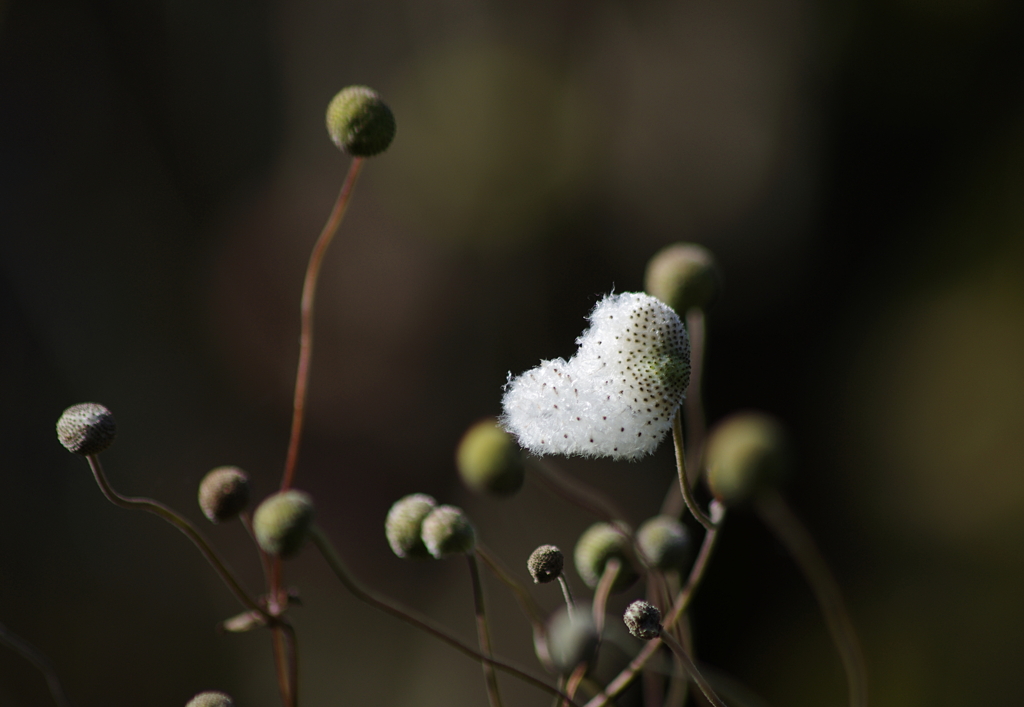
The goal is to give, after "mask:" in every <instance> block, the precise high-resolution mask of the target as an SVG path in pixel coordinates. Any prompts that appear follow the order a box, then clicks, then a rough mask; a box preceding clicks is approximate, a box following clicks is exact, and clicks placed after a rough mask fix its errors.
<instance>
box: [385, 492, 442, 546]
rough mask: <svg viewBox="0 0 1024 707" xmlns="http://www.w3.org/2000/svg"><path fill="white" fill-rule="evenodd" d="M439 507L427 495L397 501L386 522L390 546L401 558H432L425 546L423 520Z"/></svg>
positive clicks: (414, 495) (386, 533) (412, 495)
mask: <svg viewBox="0 0 1024 707" xmlns="http://www.w3.org/2000/svg"><path fill="white" fill-rule="evenodd" d="M436 507H437V501H435V500H434V499H433V497H431V496H428V495H427V494H425V493H414V494H410V495H408V496H405V497H404V498H400V499H399V500H397V501H395V503H394V505H392V506H391V510H389V511H388V517H387V519H386V520H385V521H384V534H385V535H386V536H387V538H388V545H390V546H391V550H392V551H393V552H394V553H395V554H396V555H398V556H399V557H401V558H403V559H405V558H420V559H426V558H428V557H430V552H429V551H428V550H427V546H426V545H424V544H423V535H422V534H423V519H424V518H426V517H427V516H428V515H430V512H431V511H432V510H434V509H435V508H436Z"/></svg>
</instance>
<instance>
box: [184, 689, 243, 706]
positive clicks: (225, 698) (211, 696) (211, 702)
mask: <svg viewBox="0 0 1024 707" xmlns="http://www.w3.org/2000/svg"><path fill="white" fill-rule="evenodd" d="M185 707H235V701H234V700H233V699H231V695H229V694H227V693H226V692H217V691H216V690H209V691H207V692H200V693H199V694H198V695H196V696H195V697H193V698H192V699H191V700H189V701H188V704H186V705H185Z"/></svg>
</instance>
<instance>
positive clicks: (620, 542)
mask: <svg viewBox="0 0 1024 707" xmlns="http://www.w3.org/2000/svg"><path fill="white" fill-rule="evenodd" d="M631 556H632V548H631V547H630V540H629V527H628V526H627V525H625V524H624V523H616V525H614V526H613V525H612V524H611V523H594V524H593V525H592V526H590V527H589V528H587V529H586V530H585V531H584V532H583V535H581V536H580V539H579V540H577V541H576V550H575V552H574V553H573V559H574V560H575V563H576V572H578V573H579V575H580V577H581V578H582V579H583V582H584V584H586V585H587V586H588V587H590V588H591V589H594V588H595V587H597V583H598V582H599V581H601V575H602V574H604V568H605V565H607V564H608V560H610V559H612V558H615V559H617V560H619V562H620V563H621V564H620V568H619V574H618V576H617V577H616V578H615V581H614V582H613V583H612V591H613V592H621V591H623V590H625V589H628V588H629V587H630V586H632V585H633V582H635V581H636V580H637V579H638V578H639V576H640V575H639V574H637V571H636V570H635V569H634V568H633V563H632V562H631V560H630V557H631Z"/></svg>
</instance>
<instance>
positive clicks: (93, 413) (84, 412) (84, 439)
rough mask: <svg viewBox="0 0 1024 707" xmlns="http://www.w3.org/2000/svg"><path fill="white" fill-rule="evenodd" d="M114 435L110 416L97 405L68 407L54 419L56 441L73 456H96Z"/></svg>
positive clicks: (112, 439) (108, 411)
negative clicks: (57, 418) (73, 454)
mask: <svg viewBox="0 0 1024 707" xmlns="http://www.w3.org/2000/svg"><path fill="white" fill-rule="evenodd" d="M116 435H117V424H116V423H115V422H114V415H113V414H112V413H111V412H110V410H107V409H106V408H105V407H103V406H102V405H100V404H99V403H79V404H78V405H72V406H71V407H69V408H68V409H67V410H65V411H64V414H63V415H61V416H60V419H59V420H57V439H59V440H60V443H61V444H63V445H64V447H65V449H67V450H68V451H69V452H74V453H75V454H81V455H83V456H86V455H89V454H99V453H100V452H102V451H103V450H104V449H106V448H107V447H109V446H110V445H111V444H113V442H114V437H115V436H116Z"/></svg>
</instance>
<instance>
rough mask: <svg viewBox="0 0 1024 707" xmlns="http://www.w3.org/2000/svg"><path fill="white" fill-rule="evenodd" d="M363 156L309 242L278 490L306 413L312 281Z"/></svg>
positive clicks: (295, 454) (291, 471)
mask: <svg viewBox="0 0 1024 707" xmlns="http://www.w3.org/2000/svg"><path fill="white" fill-rule="evenodd" d="M364 162H365V158H363V157H355V158H353V160H352V164H351V165H349V169H348V174H347V175H346V177H345V182H344V183H343V184H342V185H341V191H340V192H338V198H337V200H336V201H335V202H334V209H333V210H332V211H331V215H330V217H328V219H327V223H326V224H324V228H323V230H322V231H321V232H320V237H319V238H317V241H316V244H315V245H314V246H313V252H312V253H311V254H310V256H309V265H308V266H307V267H306V279H305V281H304V282H303V283H302V303H301V305H300V308H301V317H302V324H301V326H302V328H301V331H300V333H299V365H298V370H297V372H296V374H295V399H294V402H293V405H292V432H291V438H290V439H289V441H288V455H287V456H286V457H285V463H284V476H283V477H282V479H281V490H282V491H287V490H288V489H289V488H291V485H292V482H293V481H294V480H295V466H296V464H297V462H298V459H299V443H300V441H301V440H302V423H303V421H304V419H305V416H306V393H307V390H308V386H309V365H310V359H311V357H312V355H313V303H314V301H315V300H316V283H317V281H318V280H319V278H320V266H321V265H323V261H324V255H325V254H326V253H327V246H329V245H330V244H331V241H332V240H333V239H334V234H335V233H337V231H338V226H340V225H341V220H342V219H343V218H344V217H345V211H346V210H347V209H348V203H349V201H350V200H351V198H352V189H353V188H354V187H355V184H356V180H357V179H358V178H359V173H360V171H362V169H363V163H364Z"/></svg>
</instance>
